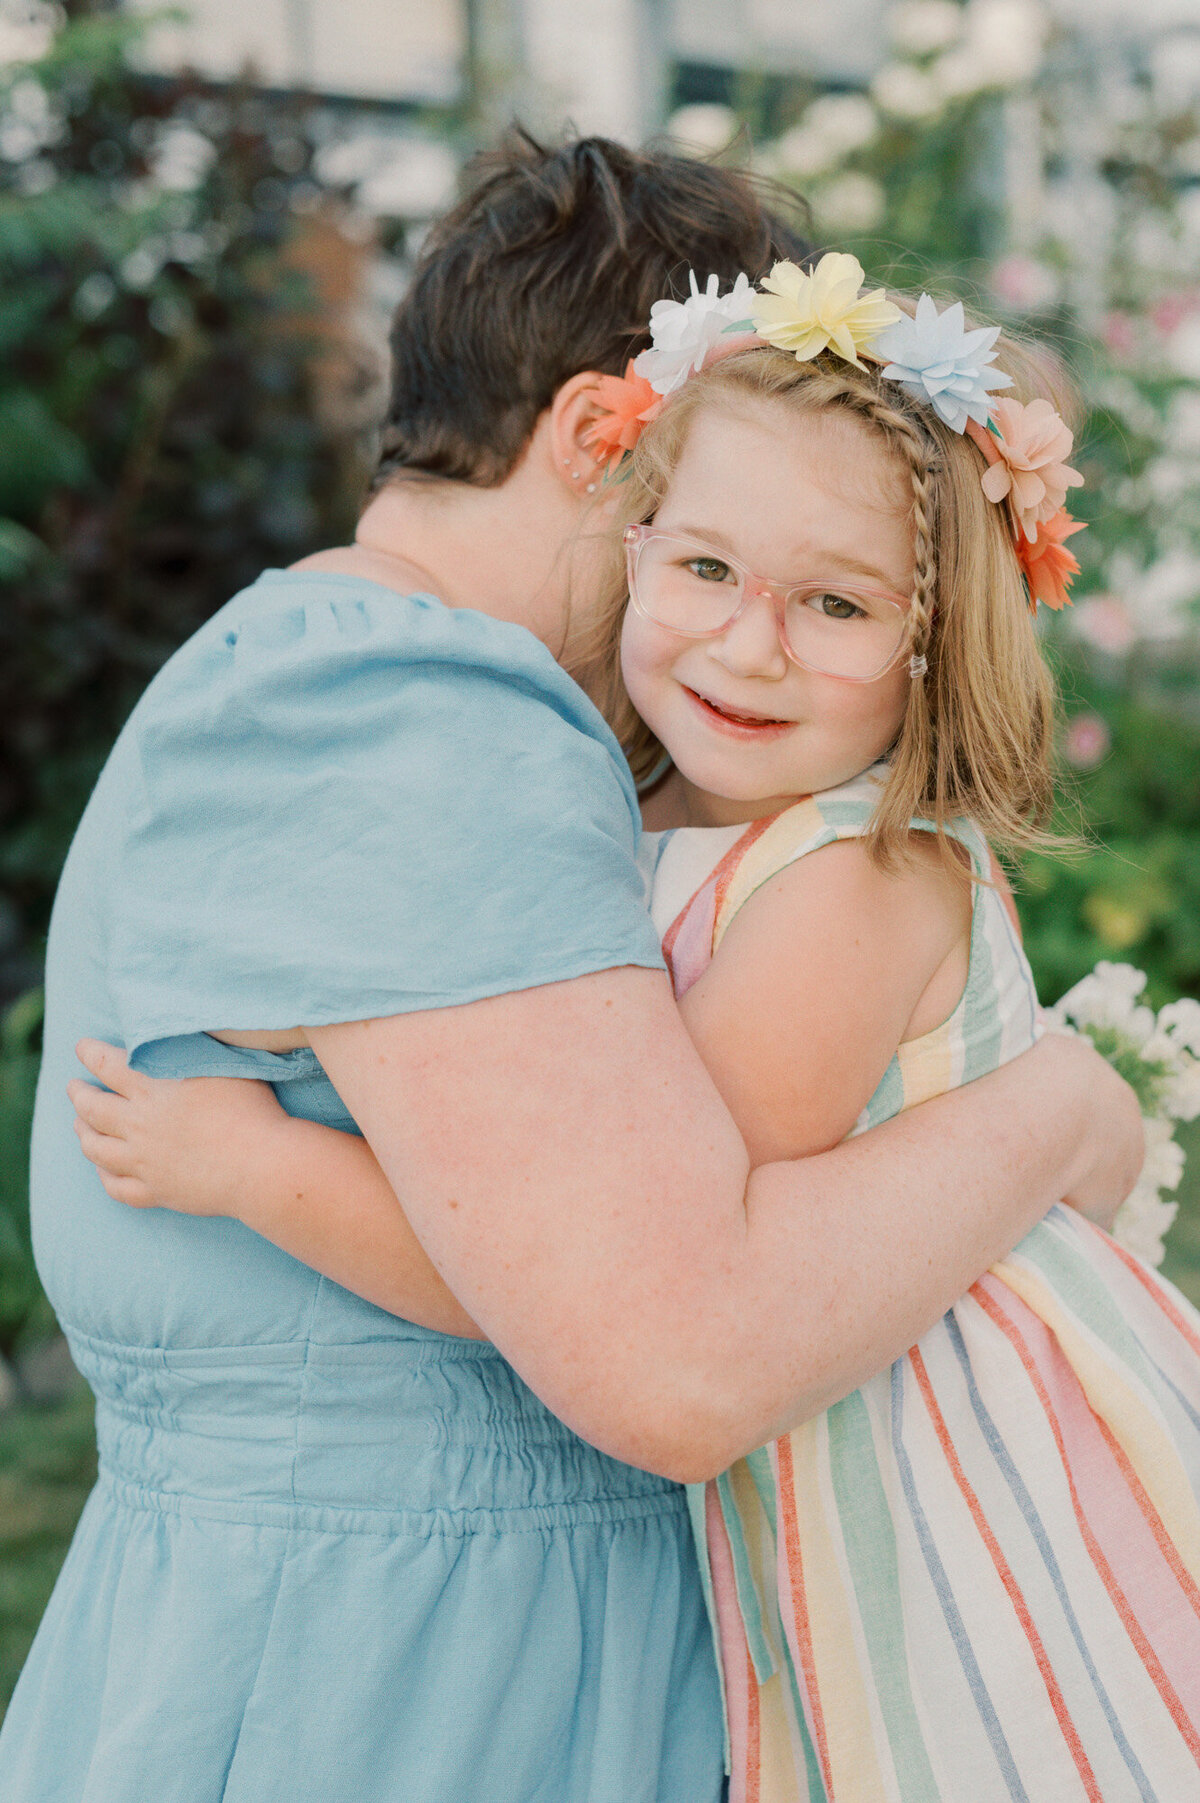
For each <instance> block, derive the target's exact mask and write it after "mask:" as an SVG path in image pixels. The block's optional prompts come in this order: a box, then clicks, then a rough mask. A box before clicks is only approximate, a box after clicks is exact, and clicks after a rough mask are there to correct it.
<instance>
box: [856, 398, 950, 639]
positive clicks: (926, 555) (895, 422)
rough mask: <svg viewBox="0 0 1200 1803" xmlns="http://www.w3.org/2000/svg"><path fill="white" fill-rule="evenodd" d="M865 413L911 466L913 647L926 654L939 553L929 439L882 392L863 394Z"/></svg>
mask: <svg viewBox="0 0 1200 1803" xmlns="http://www.w3.org/2000/svg"><path fill="white" fill-rule="evenodd" d="M862 398H863V412H864V413H865V415H866V416H867V418H868V419H870V420H871V421H872V423H873V424H875V425H877V426H878V427H879V428H880V429H881V430H882V431H883V432H885V433H886V434H887V436H888V437H889V438H890V439H891V440H892V442H893V443H894V444H895V445H896V447H897V449H898V450H899V451H900V454H901V455H902V457H903V458H904V460H905V462H906V463H907V465H908V474H909V481H910V483H911V484H912V497H913V537H914V547H913V548H914V574H913V598H912V647H913V650H914V652H917V653H923V652H924V651H925V650H926V648H927V646H928V643H929V632H930V627H931V625H932V623H933V608H934V597H935V594H936V589H937V553H936V551H935V549H934V518H933V513H934V507H933V494H932V483H931V481H930V458H931V454H934V455H935V454H936V453H934V452H933V447H932V446H931V444H930V442H929V440H928V439H927V437H926V436H925V434H924V433H923V432H922V431H921V429H920V427H919V426H918V425H917V424H916V422H915V421H913V420H912V419H910V418H909V417H908V415H907V414H906V413H903V412H902V411H901V410H900V409H899V408H898V407H895V406H893V405H892V404H891V403H890V402H889V401H887V400H885V399H884V398H883V396H882V395H879V394H866V395H864V396H863V397H862Z"/></svg>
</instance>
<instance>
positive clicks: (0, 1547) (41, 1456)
mask: <svg viewBox="0 0 1200 1803" xmlns="http://www.w3.org/2000/svg"><path fill="white" fill-rule="evenodd" d="M95 1477H96V1441H95V1434H94V1432H93V1428H92V1396H91V1391H90V1390H87V1389H85V1388H84V1387H83V1386H82V1384H81V1385H80V1387H79V1388H78V1389H77V1390H75V1391H73V1392H72V1393H71V1395H70V1396H68V1397H66V1398H65V1399H64V1400H63V1401H62V1402H59V1403H55V1404H54V1405H53V1406H52V1407H45V1408H42V1407H33V1406H28V1407H24V1408H16V1409H13V1410H12V1411H11V1412H10V1413H9V1414H7V1415H5V1416H4V1417H3V1418H0V1708H3V1707H6V1706H7V1704H8V1700H9V1698H10V1697H11V1695H12V1692H13V1686H14V1685H15V1684H16V1681H17V1677H18V1674H19V1673H20V1670H21V1667H22V1665H23V1664H24V1663H25V1655H26V1654H27V1653H28V1651H29V1648H30V1645H31V1643H32V1641H33V1636H34V1633H35V1631H36V1629H37V1625H38V1622H39V1621H40V1620H41V1618H42V1611H43V1610H44V1609H45V1607H46V1603H47V1601H48V1599H49V1596H50V1592H51V1590H52V1589H53V1588H54V1580H55V1578H56V1577H57V1576H58V1570H59V1566H60V1565H61V1564H62V1562H63V1558H64V1557H65V1555H66V1550H67V1546H68V1544H69V1542H70V1539H71V1535H72V1534H73V1533H74V1531H75V1523H76V1522H77V1521H78V1519H79V1512H80V1510H81V1509H82V1508H83V1505H84V1503H85V1502H86V1501H87V1495H88V1491H89V1490H90V1489H91V1487H92V1484H93V1483H94V1482H95Z"/></svg>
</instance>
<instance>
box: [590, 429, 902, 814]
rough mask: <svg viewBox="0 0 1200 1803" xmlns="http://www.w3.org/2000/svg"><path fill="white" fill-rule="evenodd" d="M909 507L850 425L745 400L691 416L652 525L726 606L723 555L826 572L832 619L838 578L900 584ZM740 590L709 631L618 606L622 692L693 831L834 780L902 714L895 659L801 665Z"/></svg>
mask: <svg viewBox="0 0 1200 1803" xmlns="http://www.w3.org/2000/svg"><path fill="white" fill-rule="evenodd" d="M910 508H911V491H910V489H909V485H908V482H907V479H906V474H905V472H904V470H903V469H902V468H901V467H900V465H899V463H898V461H897V459H896V458H895V456H894V454H893V453H892V452H891V451H890V449H889V447H888V446H887V445H886V443H883V442H881V440H880V439H879V437H878V435H877V434H875V433H874V432H872V431H871V430H870V429H869V428H868V427H867V426H866V425H865V424H864V423H862V422H860V421H859V420H857V419H855V418H854V417H852V416H851V415H849V414H843V413H836V412H831V411H830V412H824V413H813V414H810V415H808V416H807V417H804V418H802V419H797V417H796V415H795V414H794V413H791V412H790V411H787V410H785V409H783V408H781V407H779V406H778V404H776V403H773V402H771V401H770V400H767V399H759V398H756V397H752V396H747V397H746V398H745V399H744V400H741V401H739V402H738V403H737V404H736V407H735V406H730V405H723V406H719V407H712V408H708V409H706V410H705V411H703V412H702V413H700V414H699V415H698V416H697V418H696V419H695V420H694V421H693V422H692V425H691V429H690V431H689V434H688V438H687V442H686V443H685V445H684V447H683V451H682V453H681V455H680V458H679V462H678V464H677V465H676V468H675V471H674V474H673V475H672V477H671V481H670V484H669V487H668V489H667V493H666V495H665V497H664V499H663V501H662V504H661V505H660V507H659V509H658V512H657V513H656V515H655V519H654V528H655V530H656V531H657V532H659V533H660V534H666V533H676V532H677V533H679V534H680V535H682V536H683V537H684V538H688V539H691V540H692V541H693V543H694V544H695V546H696V555H695V557H694V558H692V559H691V561H690V563H688V564H687V565H686V566H685V567H687V568H689V569H690V570H692V571H693V573H694V576H695V579H696V581H697V583H698V584H699V583H704V584H707V585H708V586H709V587H710V588H711V589H712V590H713V591H719V593H720V594H721V596H722V598H723V600H724V599H728V601H729V612H730V613H731V614H732V613H733V611H734V608H735V606H736V602H737V594H738V589H737V586H736V584H737V580H738V579H737V577H736V576H734V575H732V573H731V572H730V571H729V569H728V566H727V565H725V564H724V562H723V558H724V557H730V558H735V559H737V560H739V561H740V562H741V563H742V564H744V565H746V566H747V567H748V568H749V569H752V570H787V571H789V572H791V580H793V581H794V582H796V583H808V582H817V581H820V582H828V583H829V585H830V590H831V591H832V592H831V594H830V595H817V596H815V597H814V605H816V606H818V607H822V606H823V607H824V609H825V610H826V612H828V613H829V614H830V616H831V617H833V618H838V617H839V615H840V612H841V611H842V609H843V608H848V607H849V604H848V603H845V604H840V603H839V601H838V597H837V591H838V590H839V588H844V587H845V586H846V585H847V584H849V585H850V586H851V587H853V586H854V585H855V584H858V585H861V584H863V583H864V582H866V583H868V584H870V585H872V586H873V587H875V588H878V589H884V590H888V591H890V592H893V593H896V594H898V595H908V594H909V593H911V590H912V584H913V541H912V529H911V525H910V519H909V515H910ZM697 522H699V523H697ZM772 586H774V585H772ZM747 592H748V594H749V598H748V600H747V602H746V604H745V606H744V607H742V609H741V610H740V611H739V612H738V613H737V614H736V617H734V618H732V619H730V620H729V624H728V625H727V626H726V627H725V628H724V630H722V631H720V632H718V633H716V634H715V635H714V636H711V637H703V638H698V637H688V636H686V635H685V633H684V632H683V631H678V630H673V629H672V628H671V627H669V626H664V625H662V624H660V623H659V622H658V620H656V619H651V618H648V617H646V614H645V613H644V612H641V611H639V610H638V608H636V607H634V606H630V607H629V608H628V609H627V610H626V614H625V621H624V626H623V631H622V642H621V663H622V670H623V673H624V677H625V684H626V687H627V689H628V691H629V696H630V700H631V701H632V702H633V705H634V707H635V708H636V709H637V711H638V713H639V714H640V715H641V716H642V719H643V720H645V722H646V724H647V725H648V726H649V727H650V728H651V729H652V731H653V732H655V733H656V734H657V736H658V738H659V739H660V740H661V742H662V744H663V745H664V746H665V748H666V750H667V751H668V752H669V753H670V754H671V757H672V759H673V760H674V763H675V766H676V769H677V770H678V771H679V774H680V777H681V779H682V785H683V790H684V794H685V797H686V803H687V810H688V818H689V820H690V821H691V822H692V823H693V824H695V825H730V824H733V823H734V822H736V821H740V820H753V819H755V818H758V817H760V816H762V815H764V814H768V813H773V812H775V811H776V810H777V809H779V808H782V807H784V806H786V805H787V804H788V802H790V801H792V800H794V799H795V798H796V797H797V796H799V795H807V794H811V793H813V792H815V791H818V790H821V789H828V788H833V787H835V786H836V785H837V784H839V783H843V782H846V781H848V780H849V779H850V778H851V777H853V776H857V775H858V774H859V773H860V772H861V771H863V770H865V769H868V768H869V767H870V765H871V764H873V763H875V762H876V761H877V760H878V759H879V758H880V757H881V756H883V754H884V753H885V752H886V751H887V750H888V748H889V746H890V745H891V744H892V741H893V740H894V738H895V736H896V733H897V732H898V730H899V727H900V723H901V721H902V719H903V716H904V709H905V705H906V702H907V696H908V689H909V681H910V678H909V675H908V670H907V667H906V663H905V661H904V660H903V659H901V660H900V661H899V662H898V663H897V664H896V665H895V666H894V667H893V668H890V669H888V670H886V671H885V673H884V674H883V675H882V676H880V677H879V678H878V679H877V680H874V681H847V680H844V679H842V678H841V677H837V676H827V675H823V674H820V673H818V672H817V671H814V670H810V669H806V668H804V667H802V666H801V665H799V664H797V663H796V662H794V661H793V659H792V658H791V657H789V656H788V654H787V651H786V650H785V649H784V645H783V642H782V638H781V627H780V622H779V615H778V612H777V604H776V601H775V600H774V599H773V597H772V595H771V594H770V593H768V592H766V590H765V588H764V589H763V590H762V591H761V592H759V591H747ZM722 604H723V601H722ZM717 618H718V619H719V618H720V614H719V612H718V614H717ZM789 630H790V629H789Z"/></svg>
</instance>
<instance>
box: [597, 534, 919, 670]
mask: <svg viewBox="0 0 1200 1803" xmlns="http://www.w3.org/2000/svg"><path fill="white" fill-rule="evenodd" d="M655 538H660V539H661V538H669V539H673V540H674V541H675V543H676V544H680V545H689V546H691V547H692V548H693V549H695V550H697V551H702V552H705V553H706V554H707V555H708V556H709V557H712V558H714V559H715V560H716V561H717V562H718V563H723V564H726V565H727V566H728V568H729V569H731V570H733V571H734V572H735V573H736V574H737V575H738V576H739V577H740V578H741V599H740V600H739V602H738V604H737V606H736V607H735V608H734V610H733V612H732V613H731V614H730V615H729V617H728V619H727V620H725V621H724V622H723V623H722V624H721V625H720V626H708V627H703V628H700V629H699V630H696V629H694V628H689V627H686V626H670V625H668V624H667V623H666V621H664V620H657V619H655V617H654V615H653V614H652V613H650V612H649V611H648V610H647V608H646V607H645V605H644V604H643V602H642V601H641V599H640V597H639V595H638V590H637V560H638V553H639V552H640V551H641V549H642V547H643V546H644V545H646V544H647V543H649V541H650V540H651V539H655ZM621 541H622V543H623V544H624V546H625V570H626V574H627V576H628V578H629V599H630V602H631V603H632V605H633V606H634V607H635V608H636V609H637V611H638V613H639V614H641V616H642V618H643V619H644V620H649V621H650V622H651V623H652V624H653V625H655V626H661V627H662V628H663V631H664V632H675V633H678V634H679V636H680V637H681V638H687V639H716V638H720V636H721V634H722V633H723V632H728V631H729V628H730V627H731V626H732V625H734V623H735V622H736V621H737V620H740V619H741V617H742V615H743V614H744V613H745V611H746V609H747V607H749V605H750V603H751V601H754V600H757V599H758V597H759V596H760V595H767V596H769V598H770V600H771V602H772V603H773V605H774V610H775V629H776V631H777V632H778V634H779V643H780V645H781V646H782V647H783V651H784V655H785V656H786V657H788V658H789V659H790V660H791V662H792V663H794V664H796V665H797V666H798V667H799V668H800V669H801V670H808V671H809V672H810V673H811V674H812V675H814V676H828V677H830V678H831V679H832V680H833V681H834V682H856V683H866V682H878V681H879V680H880V678H881V677H883V676H886V675H887V673H888V671H889V670H893V669H895V667H896V664H897V663H898V662H899V660H900V658H901V657H903V655H904V648H905V641H906V640H908V641H909V642H911V638H912V624H911V617H910V616H909V613H908V610H909V607H910V604H911V600H912V597H911V596H909V595H898V594H896V592H895V591H894V590H893V589H886V588H874V587H872V586H870V585H869V584H859V583H855V584H853V585H847V586H850V587H851V588H852V592H853V593H854V594H856V595H869V596H870V597H871V598H872V599H873V600H876V601H887V602H890V603H891V605H892V606H893V607H894V608H895V609H896V610H897V612H898V613H899V614H900V616H901V621H902V627H901V633H900V639H899V642H898V643H897V645H896V649H895V650H894V651H893V652H892V654H891V656H890V657H889V658H888V660H887V662H886V663H885V664H883V665H882V666H881V668H880V669H878V670H876V671H875V672H874V674H873V675H871V676H844V675H842V673H841V672H840V671H838V670H821V669H818V668H817V666H816V665H815V664H808V663H805V661H804V659H803V658H802V657H797V655H796V653H795V650H794V649H793V647H792V646H791V644H790V643H789V642H788V636H787V626H786V609H787V604H788V602H789V601H790V600H791V598H792V596H793V595H796V594H802V593H804V592H806V591H807V592H808V593H810V594H817V595H819V594H822V593H824V592H826V591H828V589H829V588H830V586H831V585H830V583H829V582H828V581H818V582H785V581H783V580H774V579H772V578H770V577H767V576H758V575H756V574H755V573H754V571H753V570H752V569H750V567H749V566H748V565H747V564H744V563H743V562H742V561H741V559H740V558H739V557H735V556H734V555H733V553H732V552H729V551H718V550H716V549H715V548H714V547H713V546H712V545H706V544H704V543H702V541H701V540H699V539H695V538H691V537H690V536H689V535H688V534H687V533H686V532H672V531H671V529H670V527H669V526H650V525H644V524H643V525H632V526H626V527H625V530H624V531H623V533H622V534H621ZM833 586H838V585H836V584H835V585H833ZM928 669H929V662H928V659H927V658H926V657H925V656H924V655H923V653H920V652H917V653H915V654H914V655H913V656H911V657H910V658H909V660H908V674H909V677H910V679H911V680H912V681H913V682H916V681H917V680H918V679H919V678H920V677H922V676H924V675H925V673H926V672H927V670H928Z"/></svg>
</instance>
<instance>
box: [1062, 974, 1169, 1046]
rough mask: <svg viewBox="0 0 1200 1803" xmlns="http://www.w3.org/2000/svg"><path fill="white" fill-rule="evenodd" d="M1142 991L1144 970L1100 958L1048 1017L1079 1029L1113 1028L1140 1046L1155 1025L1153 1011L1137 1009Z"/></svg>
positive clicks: (1144, 984)
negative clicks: (1094, 966)
mask: <svg viewBox="0 0 1200 1803" xmlns="http://www.w3.org/2000/svg"><path fill="white" fill-rule="evenodd" d="M1145 987H1146V973H1145V971H1144V970H1135V969H1134V967H1133V965H1132V964H1113V963H1110V962H1109V961H1108V959H1106V958H1102V959H1101V960H1100V962H1099V963H1098V964H1097V966H1096V968H1095V970H1093V971H1092V972H1091V973H1090V975H1088V976H1086V977H1083V978H1081V980H1080V981H1079V982H1078V983H1076V984H1075V986H1074V988H1073V989H1068V991H1067V993H1066V995H1064V996H1063V997H1062V999H1061V1001H1059V1002H1058V1003H1057V1004H1056V1005H1055V1007H1054V1008H1052V1009H1051V1010H1050V1014H1051V1016H1053V1017H1061V1018H1062V1020H1063V1021H1065V1022H1069V1023H1073V1024H1075V1025H1076V1026H1080V1027H1113V1028H1115V1029H1116V1030H1117V1031H1118V1032H1121V1033H1128V1034H1129V1036H1130V1037H1131V1038H1136V1040H1137V1042H1138V1044H1142V1043H1144V1042H1145V1040H1147V1039H1148V1038H1149V1037H1150V1034H1151V1033H1152V1032H1153V1030H1154V1025H1155V1022H1154V1015H1153V1012H1152V1010H1151V1009H1149V1008H1139V1007H1138V1006H1137V1001H1138V997H1139V996H1140V995H1141V994H1142V991H1143V990H1144V989H1145Z"/></svg>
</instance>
